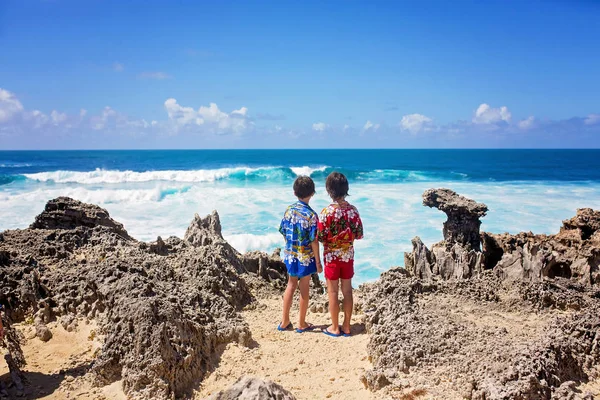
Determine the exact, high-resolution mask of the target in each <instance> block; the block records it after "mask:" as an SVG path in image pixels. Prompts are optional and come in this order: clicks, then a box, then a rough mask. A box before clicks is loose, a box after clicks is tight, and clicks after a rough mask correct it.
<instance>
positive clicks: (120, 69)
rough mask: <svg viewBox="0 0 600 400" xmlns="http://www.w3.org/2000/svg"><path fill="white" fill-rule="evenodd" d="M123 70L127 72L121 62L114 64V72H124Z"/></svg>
mask: <svg viewBox="0 0 600 400" xmlns="http://www.w3.org/2000/svg"><path fill="white" fill-rule="evenodd" d="M123 70H125V66H124V65H123V64H121V63H120V62H114V63H113V71H115V72H123Z"/></svg>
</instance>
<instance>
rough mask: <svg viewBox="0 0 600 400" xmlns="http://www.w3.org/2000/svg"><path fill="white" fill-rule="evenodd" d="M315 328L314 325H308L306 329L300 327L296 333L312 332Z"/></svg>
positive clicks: (305, 326)
mask: <svg viewBox="0 0 600 400" xmlns="http://www.w3.org/2000/svg"><path fill="white" fill-rule="evenodd" d="M315 328H316V327H315V326H314V325H313V324H306V325H304V327H301V326H299V327H298V328H296V332H298V333H303V332H308V331H312V330H313V329H315Z"/></svg>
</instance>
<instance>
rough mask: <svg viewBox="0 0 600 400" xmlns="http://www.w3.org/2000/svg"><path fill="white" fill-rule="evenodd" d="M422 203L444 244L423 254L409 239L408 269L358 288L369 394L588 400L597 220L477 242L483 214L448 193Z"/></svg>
mask: <svg viewBox="0 0 600 400" xmlns="http://www.w3.org/2000/svg"><path fill="white" fill-rule="evenodd" d="M423 204H424V205H425V206H429V207H436V208H438V209H440V210H442V211H444V212H445V213H446V214H447V215H448V221H447V222H446V223H445V224H444V229H443V232H444V240H443V241H442V242H440V243H436V244H434V245H433V246H432V249H431V250H429V249H428V248H427V247H426V246H425V245H424V244H423V243H422V242H421V240H420V239H419V238H418V237H417V238H415V239H413V251H412V252H411V253H407V254H405V261H406V268H405V269H404V268H392V269H391V270H389V271H387V272H384V273H383V274H382V275H381V277H380V279H379V280H378V281H376V282H374V283H370V284H365V285H363V286H361V290H362V292H363V305H362V306H363V309H364V310H365V315H366V327H367V330H368V332H369V333H370V334H371V336H370V340H369V345H368V352H369V356H370V359H371V361H372V363H373V369H372V370H370V371H366V372H365V374H364V375H363V382H364V384H365V385H366V386H367V387H368V388H370V389H371V390H380V389H384V388H385V389H386V390H392V391H393V392H396V393H403V394H404V395H406V396H413V395H414V394H415V393H421V394H423V393H425V394H428V395H430V396H433V398H466V399H478V400H484V399H485V400H491V399H506V400H509V399H522V400H525V399H540V400H541V399H551V398H552V399H554V398H556V399H558V398H561V399H562V398H566V399H583V398H585V399H591V398H593V395H592V394H591V390H590V387H589V386H588V385H592V388H596V387H598V378H599V370H600V369H599V366H600V315H599V314H598V310H599V309H600V290H599V288H598V283H599V277H598V264H599V262H600V212H598V211H594V210H592V209H579V210H577V215H576V216H575V217H573V218H571V219H569V220H566V221H564V222H563V226H562V228H561V229H560V232H559V233H558V234H556V235H534V234H533V233H519V234H516V235H510V234H507V233H505V234H491V233H485V232H484V233H480V232H479V227H480V218H481V217H483V216H484V215H485V214H486V212H487V211H488V209H487V207H486V206H485V205H484V204H481V203H476V202H475V201H473V200H470V199H466V198H464V197H462V196H460V195H458V194H457V193H455V192H453V191H451V190H449V189H430V190H427V191H426V192H425V193H424V194H423ZM593 385H596V386H593ZM390 388H391V389H390ZM595 390H596V391H597V389H595Z"/></svg>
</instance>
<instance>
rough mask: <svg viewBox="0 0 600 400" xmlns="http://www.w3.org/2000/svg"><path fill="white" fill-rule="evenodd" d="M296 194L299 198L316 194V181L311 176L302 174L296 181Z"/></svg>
mask: <svg viewBox="0 0 600 400" xmlns="http://www.w3.org/2000/svg"><path fill="white" fill-rule="evenodd" d="M294 194H295V195H296V197H298V198H299V199H305V198H307V197H308V196H311V195H313V194H315V182H314V181H313V180H312V178H311V177H310V176H305V175H300V176H299V177H297V178H296V180H295V181H294Z"/></svg>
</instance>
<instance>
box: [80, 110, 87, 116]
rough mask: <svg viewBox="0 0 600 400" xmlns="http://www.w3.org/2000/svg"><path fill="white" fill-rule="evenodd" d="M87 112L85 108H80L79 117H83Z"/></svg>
mask: <svg viewBox="0 0 600 400" xmlns="http://www.w3.org/2000/svg"><path fill="white" fill-rule="evenodd" d="M86 114H87V110H86V109H85V108H82V109H81V110H79V117H80V118H83V117H85V116H86Z"/></svg>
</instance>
